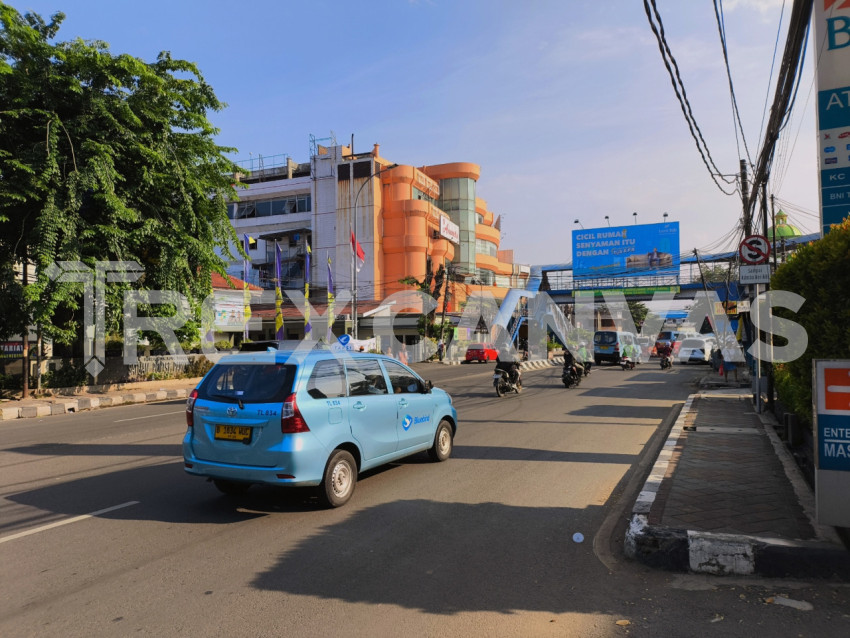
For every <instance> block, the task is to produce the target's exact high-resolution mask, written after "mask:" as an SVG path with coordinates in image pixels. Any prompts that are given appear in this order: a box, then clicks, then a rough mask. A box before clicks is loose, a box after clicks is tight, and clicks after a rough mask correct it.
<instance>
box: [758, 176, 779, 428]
mask: <svg viewBox="0 0 850 638" xmlns="http://www.w3.org/2000/svg"><path fill="white" fill-rule="evenodd" d="M771 199H772V196H771ZM761 212H762V217H763V218H764V219H763V221H762V228H763V229H764V236H765V237H767V180H765V181H764V182H762V185H761ZM773 235H774V237H775V236H776V226H775V225H774V227H773ZM774 259H776V256H775V255H774ZM767 267H768V268H770V259H768V260H767ZM768 290H770V282H768V283H766V284H765V285H764V291H765V292H767V291H768ZM768 321H769V322H770V324H769V327H768V330H770V354H771V360H770V361H767V362H766V363H765V364H764V367H765V368H766V371H767V409H768V410H770V411H771V412H773V316H771V317H770V319H769V320H768ZM759 366H761V361H759ZM759 392H761V388H759Z"/></svg>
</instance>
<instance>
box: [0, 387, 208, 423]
mask: <svg viewBox="0 0 850 638" xmlns="http://www.w3.org/2000/svg"><path fill="white" fill-rule="evenodd" d="M200 380H201V378H200V377H198V378H196V379H170V380H167V381H139V382H136V383H120V384H114V385H111V386H103V387H97V388H83V389H81V391H79V392H75V393H74V394H70V395H58V396H50V397H43V398H38V399H25V400H9V401H3V402H0V421H10V420H13V419H27V418H34V417H44V416H51V415H54V414H68V413H69V412H82V411H85V410H96V409H98V408H106V407H111V406H115V405H128V404H134V403H153V402H155V401H167V400H169V399H185V398H186V397H187V396H188V395H189V393H190V392H191V391H192V389H193V388H194V387H195V386H196V385H198V382H199V381H200Z"/></svg>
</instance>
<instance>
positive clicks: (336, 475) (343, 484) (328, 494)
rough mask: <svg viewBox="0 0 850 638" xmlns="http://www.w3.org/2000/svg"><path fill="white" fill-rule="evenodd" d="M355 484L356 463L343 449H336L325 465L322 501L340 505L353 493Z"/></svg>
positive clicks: (331, 505) (330, 505)
mask: <svg viewBox="0 0 850 638" xmlns="http://www.w3.org/2000/svg"><path fill="white" fill-rule="evenodd" d="M356 484H357V463H356V462H355V461H354V457H353V456H351V454H350V453H349V452H346V451H345V450H337V451H336V452H334V454H333V455H331V458H330V460H329V461H328V465H327V467H325V475H324V477H323V478H322V486H321V497H322V501H324V503H325V505H327V506H329V507H341V506H342V505H345V504H346V503H347V502H348V501H349V499H350V498H351V495H352V494H354V486H355V485H356Z"/></svg>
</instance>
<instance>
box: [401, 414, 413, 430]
mask: <svg viewBox="0 0 850 638" xmlns="http://www.w3.org/2000/svg"><path fill="white" fill-rule="evenodd" d="M411 425H413V417H412V416H410V415H409V414H407V415H405V417H404V419H403V420H402V422H401V427H403V428H404V429H405V430H409V429H410V426H411Z"/></svg>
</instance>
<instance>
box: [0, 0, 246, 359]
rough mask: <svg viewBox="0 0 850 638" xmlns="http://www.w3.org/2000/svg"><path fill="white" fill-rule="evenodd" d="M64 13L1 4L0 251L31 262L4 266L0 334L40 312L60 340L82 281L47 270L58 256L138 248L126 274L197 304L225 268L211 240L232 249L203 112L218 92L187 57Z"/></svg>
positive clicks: (72, 331) (224, 177) (119, 253)
mask: <svg viewBox="0 0 850 638" xmlns="http://www.w3.org/2000/svg"><path fill="white" fill-rule="evenodd" d="M63 19H64V14H62V13H56V14H55V15H53V16H52V17H51V18H50V20H49V21H45V20H44V19H43V18H42V17H41V16H38V15H36V14H33V13H26V14H24V15H21V14H20V13H18V12H17V11H16V10H15V9H13V8H12V7H10V6H9V5H7V4H3V3H0V105H2V106H0V263H2V264H21V263H31V264H34V265H35V269H36V272H37V277H36V278H35V280H34V281H32V282H31V283H30V285H29V286H28V287H27V289H26V290H23V289H22V284H21V282H20V281H15V279H14V278H13V277H10V276H8V273H7V272H5V270H4V271H2V272H0V302H2V303H3V306H4V310H6V311H5V312H4V313H2V316H0V334H7V335H8V334H10V333H14V332H17V331H19V330H20V328H21V325H22V323H24V322H31V323H41V324H43V325H44V327H45V332H46V333H47V334H48V335H49V336H51V337H53V338H54V339H57V340H59V341H60V342H66V343H67V342H70V341H71V340H72V339H74V337H75V336H76V335H77V334H78V332H77V329H78V325H77V324H78V322H77V321H75V320H74V319H75V317H74V313H75V311H77V309H78V305H79V303H80V292H81V285H80V284H75V283H58V282H55V281H51V280H50V278H49V277H48V274H47V269H48V266H49V265H50V264H52V263H54V262H56V261H60V260H65V261H82V262H83V263H85V264H87V265H88V266H90V267H91V266H93V264H94V263H95V262H96V261H107V260H112V261H114V260H135V261H137V262H139V263H140V264H141V265H142V266H143V267H144V275H143V276H142V278H141V279H140V280H139V281H138V282H137V283H136V284H134V286H135V287H139V288H143V289H151V290H153V289H161V290H175V291H178V292H180V293H182V294H184V295H186V296H187V297H188V299H189V300H190V302H191V303H192V304H193V305H194V306H197V304H198V303H199V301H200V300H202V299H203V298H204V297H206V296H207V295H208V294H209V293H210V291H211V283H210V274H211V271H213V270H215V271H218V272H224V267H225V264H224V262H223V261H222V259H221V258H220V257H219V256H218V255H217V254H216V248H217V247H220V248H222V249H223V250H224V254H225V255H230V253H229V250H228V248H227V246H228V241H231V240H232V241H235V240H236V237H235V233H234V231H233V229H232V227H231V225H230V223H229V221H228V218H227V213H226V202H227V200H228V199H232V198H233V197H234V196H235V191H234V186H233V184H232V183H231V182H232V180H231V177H230V175H232V173H233V172H234V170H235V168H236V167H235V166H234V165H233V164H232V162H230V161H229V160H228V159H226V158H225V157H224V155H223V153H226V152H230V151H232V150H233V149H230V148H225V147H221V146H218V145H217V144H216V143H215V141H214V136H215V135H216V134H217V133H218V130H217V129H216V128H214V127H213V126H212V124H211V123H210V122H209V121H208V119H207V114H208V113H209V112H211V111H218V110H220V109H222V108H223V107H224V105H223V104H222V103H221V102H219V100H218V99H217V98H216V96H215V94H214V92H213V90H212V88H211V87H210V86H209V85H208V84H207V83H206V82H205V81H204V78H203V76H202V75H201V73H200V71H199V70H198V68H197V67H196V66H195V65H194V64H193V63H191V62H187V61H184V60H175V59H173V58H172V57H171V55H170V54H169V53H168V52H162V53H160V54H159V56H158V58H157V60H156V61H155V62H152V63H148V62H144V61H143V60H141V59H139V58H136V57H133V56H131V55H127V54H118V55H115V54H113V53H111V52H110V50H109V47H108V45H107V44H106V43H105V42H101V41H83V40H80V39H76V40H73V41H70V42H57V41H56V40H55V38H56V35H57V33H58V31H59V26H60V24H61V23H62V20H63ZM119 316H120V315H119Z"/></svg>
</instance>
